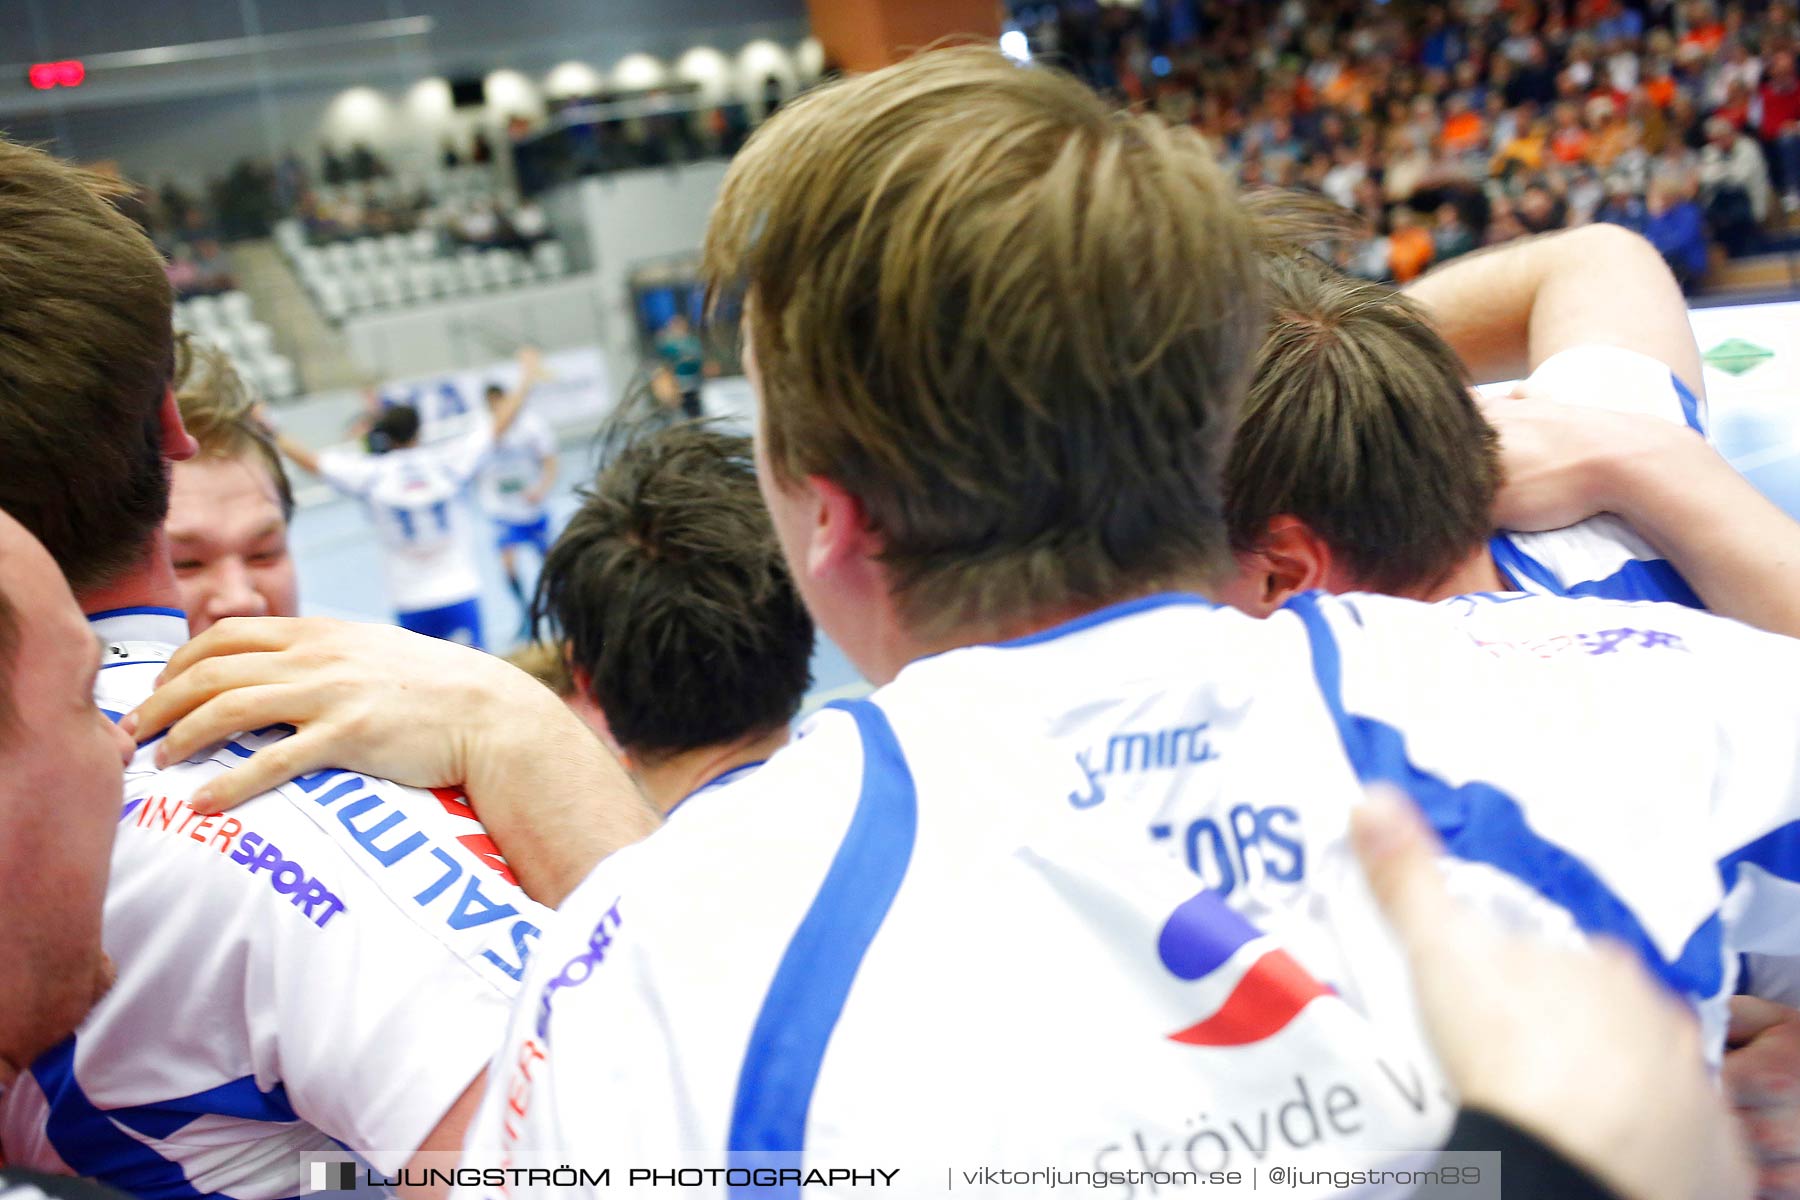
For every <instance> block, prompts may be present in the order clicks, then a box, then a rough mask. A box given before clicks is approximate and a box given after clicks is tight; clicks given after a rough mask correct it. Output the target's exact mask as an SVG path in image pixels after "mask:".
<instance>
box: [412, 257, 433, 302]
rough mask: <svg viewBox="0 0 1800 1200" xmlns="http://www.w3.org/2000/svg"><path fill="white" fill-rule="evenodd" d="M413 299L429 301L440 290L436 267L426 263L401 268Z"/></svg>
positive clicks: (416, 263)
mask: <svg viewBox="0 0 1800 1200" xmlns="http://www.w3.org/2000/svg"><path fill="white" fill-rule="evenodd" d="M403 269H404V270H405V272H406V278H407V282H408V284H409V285H410V286H411V288H412V294H413V297H414V298H415V299H418V300H429V299H431V298H432V297H433V296H435V295H437V294H438V291H439V289H440V284H439V279H440V276H439V275H438V270H437V266H436V265H435V264H433V263H428V262H411V263H407V264H406V266H405V267H404V268H403Z"/></svg>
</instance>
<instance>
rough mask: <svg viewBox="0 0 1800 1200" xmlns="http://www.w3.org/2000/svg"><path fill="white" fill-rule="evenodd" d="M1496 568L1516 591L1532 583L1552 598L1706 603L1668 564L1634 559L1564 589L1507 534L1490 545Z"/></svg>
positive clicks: (1702, 606) (1700, 605)
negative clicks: (1599, 577)
mask: <svg viewBox="0 0 1800 1200" xmlns="http://www.w3.org/2000/svg"><path fill="white" fill-rule="evenodd" d="M1488 550H1489V551H1490V552H1491V553H1492V554H1493V556H1494V565H1495V566H1497V567H1499V568H1500V572H1501V574H1503V575H1505V576H1507V577H1508V582H1510V583H1511V584H1512V585H1513V586H1514V587H1518V588H1521V589H1522V590H1523V587H1522V581H1523V580H1530V581H1531V583H1532V584H1534V585H1536V588H1539V589H1542V590H1543V591H1544V592H1545V593H1547V594H1549V595H1552V596H1597V597H1600V598H1602V599H1606V600H1657V601H1663V602H1665V603H1669V604H1683V605H1686V606H1687V607H1688V608H1698V609H1705V608H1706V602H1705V601H1703V600H1701V599H1700V597H1699V596H1698V595H1696V594H1695V592H1694V589H1693V588H1691V587H1689V586H1688V582H1687V580H1685V579H1683V578H1682V577H1681V573H1680V572H1679V571H1677V570H1676V569H1675V568H1674V567H1673V566H1671V565H1670V564H1669V563H1668V562H1667V561H1666V560H1664V559H1660V558H1647V559H1646V558H1633V559H1629V560H1627V561H1626V562H1625V564H1624V565H1623V566H1621V567H1620V568H1619V569H1618V570H1617V571H1614V572H1613V573H1612V574H1611V575H1608V576H1607V577H1606V578H1604V579H1585V580H1582V581H1581V582H1579V583H1573V584H1569V585H1566V586H1565V585H1564V584H1563V582H1562V581H1561V580H1560V579H1558V578H1557V577H1556V576H1555V575H1554V574H1552V573H1551V571H1550V568H1548V567H1546V566H1545V565H1544V564H1543V563H1541V562H1539V561H1538V560H1537V559H1535V558H1533V557H1531V555H1529V554H1527V553H1526V552H1525V551H1524V549H1522V548H1521V547H1520V546H1519V544H1518V543H1517V542H1514V541H1513V540H1512V538H1510V537H1509V536H1507V535H1506V534H1504V533H1499V534H1495V535H1494V537H1493V538H1492V539H1490V540H1489V542H1488Z"/></svg>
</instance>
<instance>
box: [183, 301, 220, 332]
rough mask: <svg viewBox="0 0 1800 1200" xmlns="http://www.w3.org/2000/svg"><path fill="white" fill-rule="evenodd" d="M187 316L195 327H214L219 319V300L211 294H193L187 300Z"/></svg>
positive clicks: (218, 322)
mask: <svg viewBox="0 0 1800 1200" xmlns="http://www.w3.org/2000/svg"><path fill="white" fill-rule="evenodd" d="M187 307H188V317H189V319H191V320H192V321H193V322H194V328H196V329H216V328H218V326H219V324H220V321H219V302H218V301H217V300H215V299H214V298H213V297H211V296H195V297H193V298H192V299H190V300H189V301H188V302H187Z"/></svg>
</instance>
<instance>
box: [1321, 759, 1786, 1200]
mask: <svg viewBox="0 0 1800 1200" xmlns="http://www.w3.org/2000/svg"><path fill="white" fill-rule="evenodd" d="M1352 837H1353V840H1354V843H1355V846H1356V852H1357V856H1358V857H1359V858H1360V859H1361V860H1362V864H1363V869H1364V870H1365V871H1366V872H1367V874H1368V878H1369V885H1370V887H1371V889H1372V890H1373V891H1374V894H1375V898H1376V900H1377V901H1378V902H1379V904H1380V905H1381V908H1382V910H1383V912H1384V913H1386V915H1387V918H1388V921H1389V923H1390V924H1391V925H1392V926H1393V928H1394V931H1395V933H1397V934H1398V935H1399V938H1400V942H1401V945H1402V946H1403V947H1404V949H1405V951H1406V955H1407V958H1408V960H1409V961H1410V963H1411V966H1412V973H1413V988H1414V991H1415V992H1416V994H1417V996H1418V999H1419V1006H1420V1011H1421V1013H1422V1015H1423V1017H1424V1021H1425V1026H1426V1031H1427V1033H1428V1034H1429V1035H1430V1038H1431V1042H1432V1045H1433V1046H1434V1048H1435V1049H1436V1051H1437V1054H1438V1057H1439V1059H1440V1061H1441V1062H1442V1064H1443V1066H1444V1070H1445V1072H1446V1074H1447V1075H1448V1076H1449V1079H1450V1082H1451V1084H1452V1086H1454V1087H1455V1088H1456V1090H1457V1093H1458V1095H1459V1096H1461V1098H1462V1102H1463V1104H1464V1105H1465V1106H1466V1107H1469V1108H1475V1109H1480V1110H1482V1111H1484V1112H1487V1113H1490V1114H1492V1115H1494V1116H1498V1117H1501V1118H1503V1119H1505V1120H1507V1121H1510V1122H1511V1123H1512V1124H1514V1125H1516V1126H1519V1127H1520V1128H1523V1129H1526V1130H1529V1131H1530V1132H1531V1133H1532V1134H1534V1135H1535V1136H1536V1137H1538V1138H1540V1139H1541V1140H1543V1141H1544V1142H1545V1143H1547V1144H1549V1145H1551V1146H1553V1147H1555V1148H1556V1150H1557V1151H1558V1152H1559V1153H1561V1154H1562V1155H1563V1156H1564V1157H1566V1158H1568V1159H1569V1160H1570V1161H1572V1162H1574V1163H1576V1164H1578V1165H1580V1166H1581V1167H1582V1168H1584V1169H1585V1170H1587V1171H1588V1172H1589V1173H1590V1174H1592V1175H1594V1176H1595V1177H1596V1178H1598V1179H1600V1180H1603V1181H1604V1182H1605V1183H1606V1184H1607V1185H1608V1186H1609V1187H1611V1188H1613V1189H1614V1190H1615V1191H1617V1192H1618V1193H1619V1195H1620V1196H1622V1197H1627V1198H1629V1200H1700V1198H1702V1197H1704V1198H1706V1200H1721V1198H1725V1197H1733V1196H1740V1197H1741V1196H1748V1195H1750V1194H1751V1170H1750V1164H1749V1161H1748V1159H1747V1157H1746V1155H1745V1152H1744V1148H1743V1145H1742V1142H1741V1140H1740V1138H1739V1135H1738V1132H1737V1130H1736V1128H1735V1127H1734V1125H1733V1122H1732V1121H1731V1119H1730V1116H1729V1115H1728V1114H1727V1112H1726V1110H1725V1106H1724V1104H1723V1103H1722V1102H1721V1101H1720V1098H1719V1096H1718V1095H1717V1093H1716V1092H1715V1091H1714V1089H1713V1086H1712V1083H1711V1081H1710V1080H1709V1079H1708V1078H1707V1074H1706V1070H1705V1068H1704V1066H1703V1059H1702V1056H1701V1052H1700V1034H1699V1029H1698V1025H1697V1022H1696V1021H1695V1019H1694V1017H1693V1014H1692V1013H1690V1012H1689V1011H1688V1010H1687V1009H1686V1008H1685V1007H1684V1006H1683V1005H1682V1004H1681V1003H1679V1002H1678V1001H1677V1000H1675V999H1674V998H1673V997H1671V996H1669V995H1668V994H1667V993H1665V992H1663V991H1662V990H1661V989H1660V988H1659V987H1658V985H1657V984H1656V983H1655V982H1654V981H1653V980H1651V979H1650V978H1649V977H1648V976H1647V975H1646V973H1645V971H1644V969H1643V967H1642V965H1641V964H1640V963H1639V962H1638V960H1637V958H1636V957H1635V956H1634V955H1633V954H1632V953H1631V952H1630V951H1629V950H1627V949H1626V948H1625V947H1623V946H1620V945H1617V944H1614V943H1610V942H1599V943H1596V944H1595V945H1594V946H1593V947H1592V949H1591V951H1583V950H1574V949H1569V948H1565V947H1557V946H1549V945H1545V944H1542V943H1539V942H1533V941H1529V940H1526V939H1523V938H1519V937H1514V936H1509V935H1507V934H1505V933H1503V932H1502V931H1501V930H1500V928H1499V927H1498V926H1496V925H1494V924H1493V923H1492V922H1491V921H1488V920H1486V919H1483V918H1481V917H1479V916H1477V915H1476V914H1475V913H1473V912H1471V911H1469V910H1468V909H1466V908H1463V907H1462V906H1460V905H1459V904H1458V902H1457V901H1456V900H1455V899H1454V898H1453V897H1452V896H1451V894H1450V892H1449V889H1448V888H1447V887H1446V885H1445V883H1444V879H1443V876H1442V873H1441V863H1442V860H1443V850H1442V847H1441V846H1440V845H1439V844H1438V842H1437V839H1436V838H1435V837H1434V836H1433V835H1432V833H1431V831H1430V830H1429V829H1427V828H1426V826H1425V823H1424V821H1423V820H1422V819H1421V817H1420V816H1419V814H1418V812H1417V810H1416V809H1414V808H1413V806H1412V805H1411V804H1410V803H1409V802H1408V801H1406V799H1405V798H1404V797H1402V796H1400V795H1399V794H1397V793H1394V792H1392V791H1389V790H1385V789H1378V790H1375V791H1372V792H1371V793H1370V797H1369V800H1368V802H1367V803H1365V804H1364V805H1363V806H1362V807H1361V808H1360V809H1358V810H1357V812H1356V813H1355V814H1354V815H1353V817H1352ZM1647 1097H1655V1102H1654V1103H1647V1101H1646V1098H1647Z"/></svg>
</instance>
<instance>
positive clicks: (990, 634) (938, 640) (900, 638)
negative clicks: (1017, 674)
mask: <svg viewBox="0 0 1800 1200" xmlns="http://www.w3.org/2000/svg"><path fill="white" fill-rule="evenodd" d="M1212 590H1213V581H1211V580H1208V579H1205V578H1203V577H1200V576H1191V577H1186V576H1184V577H1181V578H1177V579H1169V580H1165V581H1160V582H1158V583H1156V584H1154V585H1152V586H1150V587H1146V588H1139V589H1137V590H1135V591H1131V592H1126V593H1123V594H1121V595H1118V596H1114V597H1113V598H1112V599H1110V600H1106V601H1104V602H1102V603H1100V604H1079V603H1078V604H1066V605H1060V606H1057V607H1054V608H1046V609H1039V610H1037V611H1036V612H1034V613H1032V615H1031V616H1029V617H1026V618H1023V619H1020V620H1016V621H996V622H993V623H990V624H984V625H969V626H961V627H959V628H956V629H953V630H949V631H947V632H945V633H943V634H941V635H939V636H937V637H927V638H915V637H912V636H910V635H909V634H908V633H907V632H906V631H905V629H904V627H903V626H901V625H900V624H899V623H898V622H897V621H896V622H894V623H893V626H892V627H893V629H894V630H895V637H894V638H893V639H891V640H890V642H889V643H888V644H887V645H885V646H884V647H883V658H884V659H885V660H886V661H887V662H889V663H891V664H892V670H890V671H887V672H885V673H884V675H883V677H882V678H880V679H876V678H874V677H873V676H871V682H874V683H877V684H884V683H890V682H892V681H893V679H894V677H895V676H896V675H898V674H899V673H900V672H901V671H902V670H903V669H904V668H906V667H907V666H908V665H910V664H912V663H914V662H917V661H918V660H919V659H921V658H930V657H931V656H932V655H934V654H943V653H945V652H947V651H950V650H961V649H963V648H964V647H965V646H988V645H992V644H994V643H995V642H1010V641H1013V640H1015V639H1017V638H1022V637H1030V636H1031V635H1032V634H1034V633H1042V632H1044V630H1046V629H1055V628H1056V627H1057V626H1058V625H1066V624H1068V623H1069V622H1070V621H1074V620H1077V619H1078V618H1081V617H1085V616H1087V615H1088V614H1089V613H1092V612H1098V611H1100V610H1101V609H1103V608H1111V607H1113V606H1114V605H1117V604H1127V603H1129V602H1131V601H1133V600H1142V599H1143V598H1145V597H1146V596H1160V595H1163V594H1165V593H1169V592H1187V593H1191V594H1193V595H1196V596H1204V597H1206V598H1208V599H1211V598H1212Z"/></svg>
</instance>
